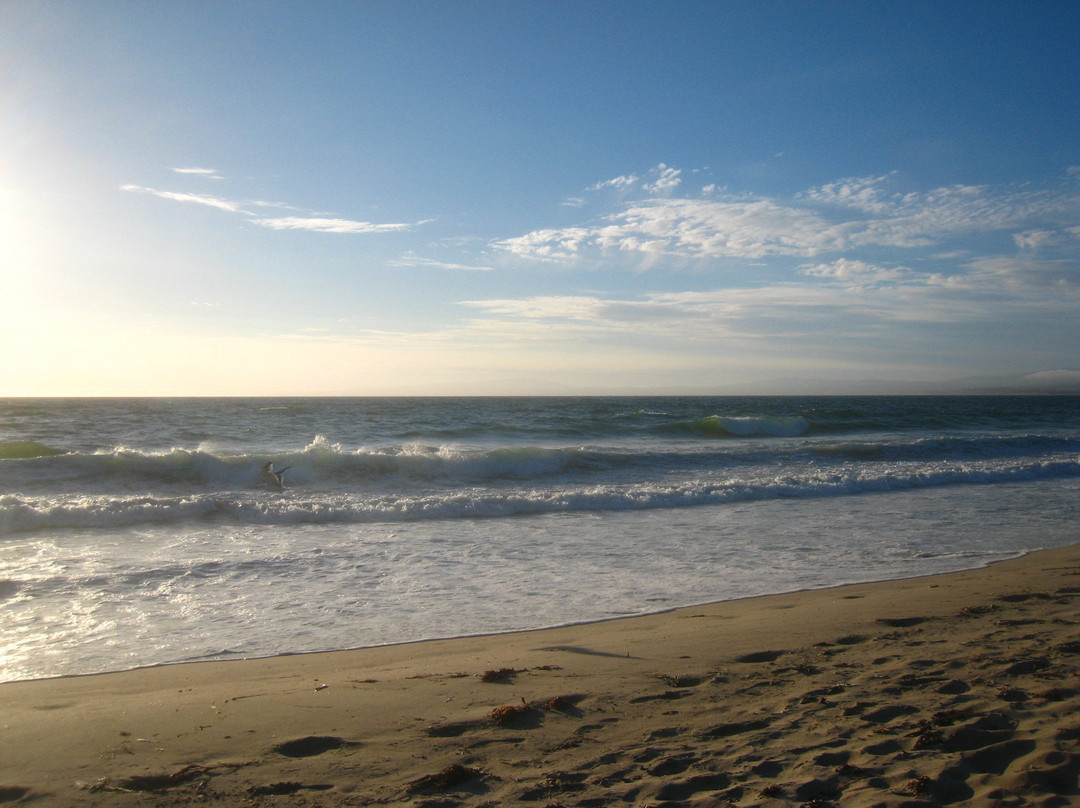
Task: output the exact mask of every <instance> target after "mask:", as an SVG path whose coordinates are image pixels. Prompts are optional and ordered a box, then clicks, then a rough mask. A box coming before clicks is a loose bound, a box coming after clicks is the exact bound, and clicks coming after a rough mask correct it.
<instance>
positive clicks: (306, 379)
mask: <svg viewBox="0 0 1080 808" xmlns="http://www.w3.org/2000/svg"><path fill="white" fill-rule="evenodd" d="M1077 42H1080V4H1077V3H1075V2H1053V1H1052V0H1044V1H1043V2H1038V3H1030V2H994V1H993V0H980V1H979V2H964V1H963V0H955V1H953V2H948V3H942V2H940V1H939V0H935V1H934V2H920V1H919V0H912V2H905V3H866V2H864V1H862V0H860V2H845V1H844V0H836V1H835V2H795V1H794V0H793V1H792V2H783V1H781V0H776V1H775V2H773V1H771V0H759V1H758V2H739V0H730V2H667V1H666V0H665V1H664V2H661V1H660V0H657V1H656V2H641V1H639V0H618V2H607V1H606V0H595V1H594V2H590V1H589V0H573V2H569V1H564V0H547V1H545V2H525V1H524V0H522V2H488V1H487V0H484V1H482V2H476V1H473V2H465V1H464V0H463V1H461V2H454V0H439V2H434V1H433V0H413V1H411V2H406V1H405V0H398V1H397V2H381V1H378V0H371V1H370V2H364V1H363V0H356V1H355V2H291V1H290V0H278V1H276V2H275V1H273V0H260V1H259V2H242V1H240V0H236V1H235V2H234V1H231V0H212V1H207V2H202V1H201V0H185V2H183V3H165V2H145V0H137V1H136V2H120V1H119V0H94V1H93V2H91V1H90V0H86V2H80V1H79V0H51V1H50V2H41V1H40V0H3V2H0V288H2V289H3V290H4V291H3V300H4V316H3V317H2V318H0V346H2V352H0V395H3V396H57V395H91V396H110V395H115V396H129V395H145V396H204V395H205V396H219V395H469V394H477V395H483V394H522V395H536V394H541V395H542V394H552V395H561V394H588V393H598V394H633V393H708V394H714V393H715V394H740V393H756V392H768V393H793V394H798V393H808V392H810V393H828V392H835V393H849V392H878V391H880V392H907V391H910V392H921V391H924V390H928V389H934V390H941V391H951V390H964V389H972V388H976V387H980V386H984V387H985V386H987V385H989V386H993V385H999V386H1000V385H1005V386H1009V385H1014V386H1024V385H1027V386H1035V387H1040V388H1042V387H1049V388H1051V389H1058V388H1069V389H1074V390H1080V47H1077Z"/></svg>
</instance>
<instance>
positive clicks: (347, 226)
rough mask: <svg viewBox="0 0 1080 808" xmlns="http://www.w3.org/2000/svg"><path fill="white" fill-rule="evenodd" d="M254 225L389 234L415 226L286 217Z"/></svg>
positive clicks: (258, 220) (253, 220)
mask: <svg viewBox="0 0 1080 808" xmlns="http://www.w3.org/2000/svg"><path fill="white" fill-rule="evenodd" d="M251 221H252V222H253V223H255V224H257V225H260V226H262V227H269V228H271V229H272V230H311V231H313V232H316V233H388V232H392V231H395V230H409V229H411V228H412V227H414V226H415V225H412V224H408V223H394V224H374V223H372V222H357V221H353V220H352V219H317V218H305V217H303V216H285V217H282V218H280V219H252V220H251Z"/></svg>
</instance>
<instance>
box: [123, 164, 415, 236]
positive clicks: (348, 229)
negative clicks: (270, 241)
mask: <svg viewBox="0 0 1080 808" xmlns="http://www.w3.org/2000/svg"><path fill="white" fill-rule="evenodd" d="M173 171H175V172H177V173H181V174H208V173H212V169H202V168H174V169H173ZM120 190H121V191H128V192H132V193H141V194H149V195H151V196H156V197H158V198H160V199H168V200H171V201H173V202H184V203H191V204H196V205H204V206H206V207H211V208H216V209H218V210H223V211H226V212H228V213H237V214H241V215H243V216H245V217H247V220H248V221H249V222H251V223H252V224H256V225H259V226H260V227H265V228H269V229H271V230H307V231H310V232H314V233H344V234H352V235H357V234H367V233H391V232H396V231H401V230H411V229H412V228H414V227H417V226H418V225H422V224H426V223H427V222H429V221H431V220H430V219H426V220H423V221H420V222H415V223H409V222H392V223H375V222H365V221H357V220H354V219H340V218H328V217H321V216H282V217H275V218H260V217H258V216H257V215H256V214H255V213H252V212H251V211H249V210H246V209H245V207H244V206H245V205H250V206H254V207H263V208H266V207H278V208H285V209H292V210H295V208H292V207H291V206H289V205H286V204H284V203H277V202H263V201H257V200H252V201H250V202H244V203H242V202H236V201H233V200H229V199H223V198H221V197H217V196H211V195H209V194H194V193H186V192H178V191H162V190H158V189H157V188H148V187H146V186H142V185H133V184H128V185H122V186H120Z"/></svg>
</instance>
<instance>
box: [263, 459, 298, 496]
mask: <svg viewBox="0 0 1080 808" xmlns="http://www.w3.org/2000/svg"><path fill="white" fill-rule="evenodd" d="M291 468H292V466H286V467H285V468H283V469H282V470H281V471H274V461H273V460H271V461H270V462H269V463H267V464H266V465H265V466H263V467H262V468H261V469H259V476H260V477H262V478H263V480H264V481H265V482H266V484H267V485H269V486H270V487H272V488H277V489H278V490H283V489H284V488H285V472H286V471H288V470H289V469H291Z"/></svg>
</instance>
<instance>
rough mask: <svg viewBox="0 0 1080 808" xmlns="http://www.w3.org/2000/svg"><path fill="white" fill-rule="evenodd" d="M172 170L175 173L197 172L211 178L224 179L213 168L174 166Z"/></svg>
mask: <svg viewBox="0 0 1080 808" xmlns="http://www.w3.org/2000/svg"><path fill="white" fill-rule="evenodd" d="M173 171H174V172H176V173H177V174H197V175H199V176H202V177H206V178H207V179H212V180H221V179H224V177H222V176H221V174H219V173H218V172H217V169H214V168H174V169H173Z"/></svg>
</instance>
